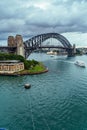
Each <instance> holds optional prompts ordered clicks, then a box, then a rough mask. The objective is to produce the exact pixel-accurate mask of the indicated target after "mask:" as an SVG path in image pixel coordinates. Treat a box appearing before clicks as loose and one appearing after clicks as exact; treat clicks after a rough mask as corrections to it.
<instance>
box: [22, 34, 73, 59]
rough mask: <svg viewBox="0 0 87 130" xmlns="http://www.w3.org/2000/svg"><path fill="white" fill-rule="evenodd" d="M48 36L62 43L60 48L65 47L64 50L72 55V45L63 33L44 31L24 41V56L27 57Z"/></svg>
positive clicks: (39, 46)
mask: <svg viewBox="0 0 87 130" xmlns="http://www.w3.org/2000/svg"><path fill="white" fill-rule="evenodd" d="M49 38H55V39H57V40H58V41H60V42H61V44H62V47H61V48H62V49H66V51H67V52H68V55H69V56H72V54H73V47H72V45H71V44H70V42H69V41H68V40H67V39H66V38H65V37H64V36H63V35H60V34H58V33H45V34H40V35H37V36H34V37H32V38H30V39H28V40H27V41H25V42H24V46H25V57H26V58H27V57H28V56H29V55H30V53H32V51H34V50H36V49H38V48H41V47H42V46H41V45H42V42H44V41H46V40H47V39H49ZM51 47H52V46H51ZM56 48H59V46H57V47H56Z"/></svg>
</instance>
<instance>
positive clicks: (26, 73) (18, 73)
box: [0, 68, 48, 76]
mask: <svg viewBox="0 0 87 130" xmlns="http://www.w3.org/2000/svg"><path fill="white" fill-rule="evenodd" d="M46 72H48V68H46V69H45V70H44V71H40V72H32V73H31V72H28V71H27V70H25V71H24V72H17V73H1V74H0V75H1V76H23V75H37V74H43V73H46Z"/></svg>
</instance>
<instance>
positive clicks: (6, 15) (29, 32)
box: [0, 0, 87, 46]
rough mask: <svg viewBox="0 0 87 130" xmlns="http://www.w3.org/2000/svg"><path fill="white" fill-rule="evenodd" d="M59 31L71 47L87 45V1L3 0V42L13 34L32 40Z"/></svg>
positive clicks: (0, 35) (0, 28)
mask: <svg viewBox="0 0 87 130" xmlns="http://www.w3.org/2000/svg"><path fill="white" fill-rule="evenodd" d="M46 32H57V33H60V34H62V35H64V36H65V37H66V38H67V39H68V40H69V41H70V42H71V44H73V43H75V44H76V45H82V46H83V45H87V0H2V1H0V43H1V44H5V43H7V38H8V36H9V35H13V36H15V35H16V34H21V35H22V36H23V38H24V40H25V39H29V38H30V37H32V36H35V35H37V34H41V33H46Z"/></svg>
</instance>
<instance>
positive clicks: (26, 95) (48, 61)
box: [0, 53, 87, 130]
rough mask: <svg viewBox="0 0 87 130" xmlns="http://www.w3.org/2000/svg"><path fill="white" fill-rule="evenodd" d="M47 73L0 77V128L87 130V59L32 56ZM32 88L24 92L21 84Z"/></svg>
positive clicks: (84, 56) (79, 57)
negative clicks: (77, 61)
mask: <svg viewBox="0 0 87 130" xmlns="http://www.w3.org/2000/svg"><path fill="white" fill-rule="evenodd" d="M32 58H33V59H36V60H40V61H43V63H44V64H45V65H46V66H47V67H48V69H49V72H47V73H44V74H40V75H31V76H30V75H29V76H28V75H27V76H18V77H11V76H10V77H8V76H0V128H6V129H7V130H87V67H86V68H81V67H78V66H76V65H74V62H75V61H76V60H83V61H84V62H85V63H86V66H87V56H86V55H83V56H75V57H71V58H67V57H63V58H62V57H50V56H49V55H46V54H43V53H42V54H41V53H40V54H38V53H35V54H32V55H31V56H30V59H32ZM26 83H30V84H31V88H30V89H27V90H26V89H25V88H24V84H26Z"/></svg>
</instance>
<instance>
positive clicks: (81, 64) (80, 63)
mask: <svg viewBox="0 0 87 130" xmlns="http://www.w3.org/2000/svg"><path fill="white" fill-rule="evenodd" d="M75 65H77V66H80V67H86V66H85V63H84V62H83V61H76V62H75Z"/></svg>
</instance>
